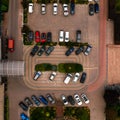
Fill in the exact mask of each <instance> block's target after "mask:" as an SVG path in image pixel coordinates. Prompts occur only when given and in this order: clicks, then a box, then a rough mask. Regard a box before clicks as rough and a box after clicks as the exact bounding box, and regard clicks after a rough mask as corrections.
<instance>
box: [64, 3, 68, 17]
mask: <svg viewBox="0 0 120 120" xmlns="http://www.w3.org/2000/svg"><path fill="white" fill-rule="evenodd" d="M63 14H64V16H68V14H69V12H68V4H63Z"/></svg>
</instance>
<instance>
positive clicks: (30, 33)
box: [28, 31, 34, 42]
mask: <svg viewBox="0 0 120 120" xmlns="http://www.w3.org/2000/svg"><path fill="white" fill-rule="evenodd" d="M28 40H29V41H30V42H33V40H34V32H33V31H29V33H28Z"/></svg>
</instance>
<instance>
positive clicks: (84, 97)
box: [81, 93, 90, 104]
mask: <svg viewBox="0 0 120 120" xmlns="http://www.w3.org/2000/svg"><path fill="white" fill-rule="evenodd" d="M81 98H82V99H83V101H84V102H85V103H86V104H88V103H89V102H90V101H89V99H88V97H87V96H86V95H85V94H84V93H82V94H81Z"/></svg>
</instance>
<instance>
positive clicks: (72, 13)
mask: <svg viewBox="0 0 120 120" xmlns="http://www.w3.org/2000/svg"><path fill="white" fill-rule="evenodd" d="M70 14H71V15H74V14H75V1H74V0H71V2H70Z"/></svg>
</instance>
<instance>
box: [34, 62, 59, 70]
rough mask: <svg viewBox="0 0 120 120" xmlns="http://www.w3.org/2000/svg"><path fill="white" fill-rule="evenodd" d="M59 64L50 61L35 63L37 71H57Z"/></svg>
mask: <svg viewBox="0 0 120 120" xmlns="http://www.w3.org/2000/svg"><path fill="white" fill-rule="evenodd" d="M56 70H57V66H56V65H52V64H50V63H42V64H37V65H35V71H56Z"/></svg>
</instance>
